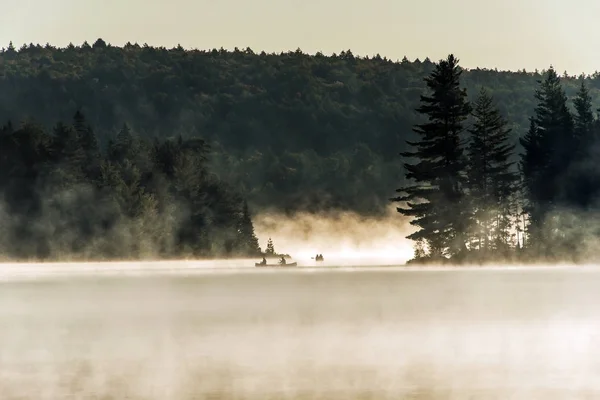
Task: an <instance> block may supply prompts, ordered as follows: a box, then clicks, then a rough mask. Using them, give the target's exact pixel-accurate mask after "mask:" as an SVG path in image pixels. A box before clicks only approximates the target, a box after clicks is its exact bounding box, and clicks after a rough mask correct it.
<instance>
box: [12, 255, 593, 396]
mask: <svg viewBox="0 0 600 400" xmlns="http://www.w3.org/2000/svg"><path fill="white" fill-rule="evenodd" d="M142 267H143V266H142ZM232 268H233V266H232ZM116 270H122V269H118V268H116ZM208 270H210V269H205V270H203V271H204V272H203V273H190V271H189V270H188V271H186V272H181V273H180V274H162V275H159V274H147V276H118V275H112V276H102V277H98V276H95V275H94V274H93V273H91V272H90V273H88V274H84V276H83V277H82V276H78V277H67V276H55V277H53V278H52V279H50V278H47V279H37V280H33V279H26V280H20V281H19V280H16V279H14V275H13V279H12V280H5V281H4V282H3V283H1V284H0V343H1V346H2V348H1V351H0V387H1V388H2V398H3V399H12V398H15V399H16V398H35V399H59V398H114V399H123V398H135V399H138V398H139V399H198V398H215V399H217V398H225V399H238V398H239V399H314V398H319V399H387V398H390V399H392V398H393V399H398V398H414V399H433V398H435V399H438V398H444V399H447V398H450V399H467V398H477V399H481V398H485V399H496V398H497V399H507V398H511V399H515V398H517V399H538V398H539V399H555V398H556V399H564V398H574V397H576V398H578V399H580V398H598V396H599V395H600V381H598V380H597V379H596V378H597V376H598V374H599V373H600V341H599V339H600V336H598V334H599V333H600V323H599V322H598V321H600V318H599V317H600V309H599V308H598V307H597V306H596V305H597V303H598V300H599V299H600V290H598V288H599V287H600V270H596V269H594V268H583V269H582V268H559V269H541V268H537V269H510V270H499V269H496V270H491V269H490V270H488V269H477V270H452V271H443V270H435V271H411V270H409V271H406V270H403V269H401V268H380V269H378V270H376V271H372V270H368V269H351V268H346V269H333V270H318V269H316V268H315V269H305V270H286V271H268V272H265V271H263V270H260V269H250V268H248V269H246V270H243V269H239V270H236V269H225V270H224V271H225V272H224V273H216V272H215V271H214V270H210V271H211V272H210V273H207V272H206V271H208ZM227 271H228V272H227ZM316 271H318V272H316ZM46 272H48V270H46ZM171 272H173V271H171ZM38 274H39V272H38ZM8 275H9V274H5V276H8Z"/></svg>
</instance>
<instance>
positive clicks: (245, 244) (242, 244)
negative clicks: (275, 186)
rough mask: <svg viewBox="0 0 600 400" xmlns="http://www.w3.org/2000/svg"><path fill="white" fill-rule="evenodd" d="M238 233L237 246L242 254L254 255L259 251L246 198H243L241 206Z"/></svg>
mask: <svg viewBox="0 0 600 400" xmlns="http://www.w3.org/2000/svg"><path fill="white" fill-rule="evenodd" d="M238 233H239V238H240V241H239V245H238V248H239V249H240V251H241V252H242V253H244V255H246V256H255V255H259V254H260V253H261V251H260V246H259V244H258V238H257V237H256V234H255V233H254V225H253V224H252V218H251V216H250V210H249V209H248V202H247V201H246V200H244V205H243V207H242V216H241V219H240V223H239V227H238Z"/></svg>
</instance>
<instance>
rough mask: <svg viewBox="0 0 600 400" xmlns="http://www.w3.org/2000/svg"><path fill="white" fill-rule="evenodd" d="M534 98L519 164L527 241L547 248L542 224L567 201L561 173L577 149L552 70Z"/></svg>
mask: <svg viewBox="0 0 600 400" xmlns="http://www.w3.org/2000/svg"><path fill="white" fill-rule="evenodd" d="M535 98H536V100H537V101H538V104H537V106H536V107H535V115H534V117H533V118H532V120H531V125H530V129H529V131H528V132H527V134H526V135H525V137H524V138H522V139H521V144H522V145H523V147H524V149H525V152H524V153H523V155H522V159H521V165H522V169H523V173H524V180H525V185H526V188H527V194H528V198H529V205H528V206H529V212H530V226H529V227H528V229H529V231H530V232H529V241H530V243H531V244H534V245H541V244H542V242H543V243H545V244H547V245H550V244H551V239H552V238H551V236H552V235H551V232H553V231H554V228H552V225H551V224H550V225H546V224H547V223H548V222H549V221H547V219H548V216H549V215H550V213H551V212H552V211H553V210H554V209H555V208H556V207H557V205H559V204H560V203H565V202H566V203H567V204H568V203H569V202H570V200H571V199H569V196H568V193H565V190H564V183H565V175H564V172H565V171H568V169H569V168H570V166H571V164H572V160H573V159H575V157H576V150H577V147H578V146H577V140H576V137H575V136H574V130H575V128H574V123H573V116H572V115H571V113H570V112H569V109H568V107H567V97H566V95H565V92H564V90H563V88H562V86H561V82H560V78H559V77H558V75H557V74H556V71H555V70H554V69H553V68H552V67H551V68H550V69H549V70H548V72H547V75H546V79H545V80H543V81H541V82H540V87H539V88H538V89H537V90H536V93H535ZM545 225H546V226H545Z"/></svg>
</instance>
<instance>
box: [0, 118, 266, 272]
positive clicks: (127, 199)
mask: <svg viewBox="0 0 600 400" xmlns="http://www.w3.org/2000/svg"><path fill="white" fill-rule="evenodd" d="M209 152H210V148H209V146H208V145H207V144H206V142H205V141H203V140H202V139H200V138H188V139H185V140H184V139H182V138H181V137H177V138H170V139H166V140H158V139H157V140H154V141H149V140H145V139H142V138H140V137H139V136H137V135H135V134H133V133H132V132H131V130H130V129H129V127H128V126H127V125H124V126H123V127H122V129H121V130H120V131H119V132H118V133H117V134H116V135H115V136H114V137H113V138H112V139H110V140H109V141H108V143H107V145H106V146H104V148H102V147H101V146H100V145H99V144H98V141H97V138H96V136H95V134H94V131H93V129H92V127H91V126H90V125H89V124H88V123H87V121H86V120H85V117H84V116H83V115H82V114H81V113H79V112H77V113H76V114H75V117H74V119H73V123H72V124H71V125H67V124H64V123H62V122H59V123H57V124H56V126H55V127H54V129H53V130H52V131H51V132H48V131H47V130H45V129H43V128H42V127H40V126H37V125H35V124H33V123H24V124H22V125H21V126H20V127H18V128H13V126H12V125H11V124H7V125H5V126H4V127H3V128H2V129H0V193H2V202H0V223H1V225H2V230H1V233H0V253H1V254H2V258H3V259H4V260H15V259H18V260H22V259H25V260H32V259H37V260H61V261H63V260H107V259H108V260H125V259H136V260H140V259H142V260H143V259H164V258H166V259H173V258H206V257H233V256H238V257H250V256H258V255H260V248H259V246H258V240H257V238H256V236H255V234H254V228H253V225H252V220H251V217H250V211H249V208H248V206H247V203H246V202H245V200H244V199H243V197H242V196H241V195H240V193H239V192H238V191H236V190H235V189H234V188H232V187H231V186H229V185H227V184H226V183H224V182H223V181H221V180H220V179H219V178H218V177H217V176H216V175H215V174H214V173H213V172H212V171H211V170H210V165H209V163H208V162H207V160H208V154H209Z"/></svg>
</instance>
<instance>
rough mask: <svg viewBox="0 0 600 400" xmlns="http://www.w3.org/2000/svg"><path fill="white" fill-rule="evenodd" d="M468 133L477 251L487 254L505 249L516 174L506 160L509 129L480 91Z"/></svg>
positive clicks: (509, 155)
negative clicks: (487, 252) (471, 125)
mask: <svg viewBox="0 0 600 400" xmlns="http://www.w3.org/2000/svg"><path fill="white" fill-rule="evenodd" d="M473 117H474V123H473V127H472V128H471V129H470V130H469V132H470V133H471V141H470V144H469V151H468V153H469V168H468V172H469V174H468V175H469V198H470V201H471V204H472V207H473V211H474V215H473V216H474V219H475V221H474V226H475V236H476V238H477V246H476V247H477V248H478V249H480V250H483V251H484V252H485V251H488V250H494V249H498V248H507V247H508V246H509V240H510V231H511V229H512V220H513V216H512V215H511V213H512V204H511V202H512V201H513V200H514V199H513V195H514V193H515V190H516V183H517V175H516V173H515V171H514V170H513V169H512V166H513V164H514V163H513V162H510V161H509V159H510V157H511V156H512V152H513V151H514V149H515V145H513V144H510V142H509V138H510V133H511V129H509V128H508V123H507V121H506V120H505V119H504V118H503V117H502V115H501V114H500V111H499V110H498V109H497V108H496V107H495V106H494V104H493V99H492V97H491V96H490V95H489V93H488V92H487V91H486V90H485V89H481V90H480V92H479V97H478V98H477V100H476V102H475V104H474V110H473Z"/></svg>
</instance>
